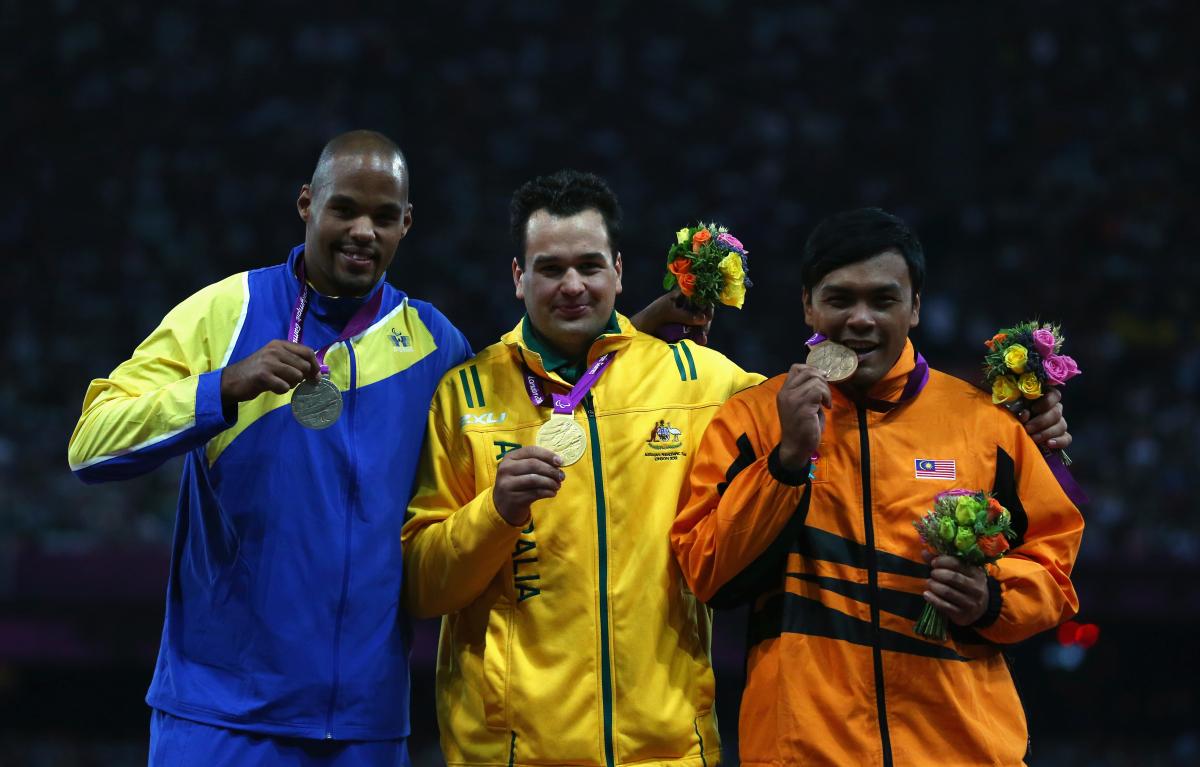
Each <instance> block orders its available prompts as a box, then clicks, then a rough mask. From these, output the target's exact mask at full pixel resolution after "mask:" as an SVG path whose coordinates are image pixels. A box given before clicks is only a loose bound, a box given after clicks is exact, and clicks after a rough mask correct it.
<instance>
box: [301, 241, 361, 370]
mask: <svg viewBox="0 0 1200 767" xmlns="http://www.w3.org/2000/svg"><path fill="white" fill-rule="evenodd" d="M297 260H298V261H299V265H298V266H297V267H296V277H297V278H299V280H300V294H299V295H297V296H296V305H295V306H294V307H293V308H292V318H291V320H290V321H289V322H288V334H287V340H288V341H291V342H292V343H294V344H298V343H300V334H301V331H302V330H303V326H304V315H305V314H306V313H307V312H308V303H309V301H308V291H309V288H308V280H306V279H305V277H304V259H303V258H299V259H297ZM382 304H383V290H382V289H379V290H376V291H375V295H373V296H371V300H370V301H367V302H366V303H365V304H363V305H362V306H360V307H359V308H358V311H356V312H355V313H354V316H353V317H351V318H350V321H349V322H347V323H346V327H344V328H342V332H341V333H340V334H339V335H338V337H337V338H335V339H333V340H332V341H330V342H329V343H327V344H325V345H324V346H322V347H321V348H320V349H318V350H317V363H318V364H319V365H320V366H321V373H322V375H324V374H327V373H328V372H329V366H328V365H326V364H325V352H327V351H329V349H330V348H331V347H333V346H335V345H337V344H340V343H341V342H343V341H346V340H348V339H351V338H354V337H355V336H356V335H358V334H359V333H361V332H363V331H364V330H366V329H367V328H369V327H371V323H372V322H373V321H374V319H375V315H376V314H378V313H379V307H380V306H381V305H382Z"/></svg>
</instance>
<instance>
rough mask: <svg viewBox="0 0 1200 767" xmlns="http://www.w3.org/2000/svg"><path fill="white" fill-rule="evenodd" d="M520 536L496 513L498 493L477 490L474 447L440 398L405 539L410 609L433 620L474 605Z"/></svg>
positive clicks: (406, 593) (432, 415)
mask: <svg viewBox="0 0 1200 767" xmlns="http://www.w3.org/2000/svg"><path fill="white" fill-rule="evenodd" d="M446 385H447V384H446V383H445V379H444V381H443V387H445V386H446ZM520 533H521V529H520V528H518V527H514V526H512V525H510V524H508V522H506V521H505V520H504V518H503V517H501V516H500V513H499V512H498V511H497V510H496V505H495V504H494V503H493V502H492V488H491V486H488V487H485V488H477V487H476V486H475V471H474V465H473V461H472V459H471V454H470V446H469V445H468V444H467V442H466V440H465V439H464V438H463V437H461V436H459V435H456V434H455V433H454V432H453V431H452V430H451V428H450V425H449V424H448V423H446V422H445V419H444V418H443V417H442V416H441V415H440V411H439V408H438V404H437V400H436V399H435V401H434V406H433V408H431V410H430V414H429V426H428V429H427V431H426V439H425V447H424V448H423V451H422V454H421V464H420V468H419V469H418V471H417V491H416V494H415V495H414V497H413V500H412V502H411V503H410V504H409V507H408V517H407V519H406V521H405V524H404V530H403V532H402V533H401V540H402V542H403V545H404V588H403V595H404V606H405V608H406V609H407V610H408V611H409V613H410V614H411V615H414V616H416V617H418V618H430V617H433V616H437V615H448V614H450V613H453V612H457V611H458V610H461V609H463V608H464V607H466V606H467V605H469V604H471V602H473V601H475V599H477V598H478V597H479V596H480V595H481V594H482V593H483V592H484V590H485V589H486V588H487V586H488V584H489V583H491V581H492V580H493V579H494V578H495V577H496V574H497V573H498V572H500V569H501V567H503V566H504V565H505V564H506V563H507V562H508V560H509V558H510V557H511V555H512V550H513V547H514V546H515V545H516V540H517V537H518V536H519V535H520Z"/></svg>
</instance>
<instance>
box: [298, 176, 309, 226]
mask: <svg viewBox="0 0 1200 767" xmlns="http://www.w3.org/2000/svg"><path fill="white" fill-rule="evenodd" d="M312 202H313V191H312V187H311V186H309V185H308V184H305V185H303V186H301V187H300V196H299V197H297V198H296V212H297V213H299V214H300V220H301V221H303V222H304V223H306V224H307V223H308V219H309V218H310V217H311V216H312Z"/></svg>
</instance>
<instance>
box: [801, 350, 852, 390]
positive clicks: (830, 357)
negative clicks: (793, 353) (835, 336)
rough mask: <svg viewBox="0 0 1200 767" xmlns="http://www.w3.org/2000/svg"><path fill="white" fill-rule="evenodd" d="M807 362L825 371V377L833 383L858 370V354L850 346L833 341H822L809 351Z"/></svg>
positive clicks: (843, 379)
mask: <svg viewBox="0 0 1200 767" xmlns="http://www.w3.org/2000/svg"><path fill="white" fill-rule="evenodd" d="M805 364H806V365H812V366H813V367H815V368H818V369H820V370H823V371H825V377H826V378H828V379H829V381H830V382H831V383H837V382H838V381H845V380H846V379H847V378H849V377H850V376H852V375H854V371H855V370H858V355H857V354H855V353H854V350H853V349H850V348H849V347H846V346H842V345H841V344H836V343H834V342H833V341H822V342H821V343H819V344H817V345H816V346H814V347H812V349H811V350H810V351H809V352H808V359H807V360H805Z"/></svg>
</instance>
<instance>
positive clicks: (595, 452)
mask: <svg viewBox="0 0 1200 767" xmlns="http://www.w3.org/2000/svg"><path fill="white" fill-rule="evenodd" d="M583 411H584V412H585V413H587V419H588V432H589V433H590V435H591V441H592V479H593V481H594V482H595V483H596V535H597V536H599V544H600V545H599V547H598V548H599V552H600V573H599V580H600V585H599V591H600V685H601V688H602V689H601V693H602V695H603V698H604V763H605V765H606V767H613V764H614V760H613V730H612V710H613V693H612V659H611V658H610V657H609V652H608V539H607V532H606V530H607V526H606V524H605V523H606V518H607V513H608V512H607V509H606V507H605V503H604V473H603V470H602V468H601V466H600V430H599V429H598V428H597V426H596V409H595V408H594V407H593V405H592V394H591V392H588V394H587V395H586V396H585V397H584V398H583Z"/></svg>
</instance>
